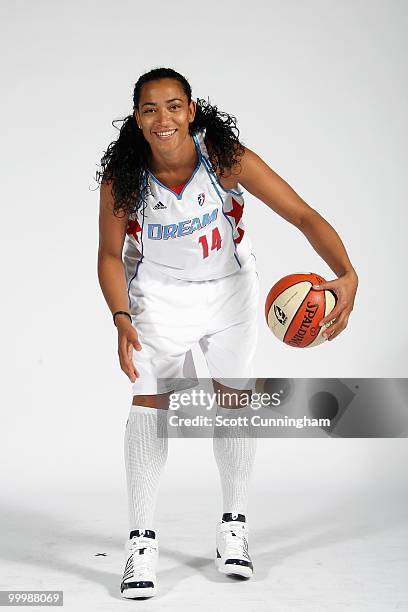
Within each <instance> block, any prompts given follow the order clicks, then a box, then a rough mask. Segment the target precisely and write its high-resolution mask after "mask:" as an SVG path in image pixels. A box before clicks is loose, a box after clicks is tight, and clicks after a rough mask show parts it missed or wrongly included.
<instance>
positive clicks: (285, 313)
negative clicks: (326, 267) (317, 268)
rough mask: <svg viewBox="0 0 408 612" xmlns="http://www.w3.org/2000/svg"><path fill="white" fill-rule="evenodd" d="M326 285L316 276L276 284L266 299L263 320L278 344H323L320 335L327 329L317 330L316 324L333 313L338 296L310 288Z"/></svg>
mask: <svg viewBox="0 0 408 612" xmlns="http://www.w3.org/2000/svg"><path fill="white" fill-rule="evenodd" d="M325 282H326V281H325V280H324V278H323V277H321V276H320V275H319V274H314V273H313V272H299V273H297V274H289V275H288V276H284V277H283V278H281V279H280V280H279V281H278V282H277V283H275V285H274V286H273V287H272V289H271V290H270V291H269V293H268V297H267V298H266V302H265V316H266V321H267V323H268V326H269V328H270V329H271V330H272V332H273V333H274V335H275V336H276V337H277V338H278V339H279V340H281V341H282V342H284V343H285V344H289V346H294V347H296V348H310V347H312V346H317V345H318V344H321V343H322V342H325V340H326V338H323V336H322V333H323V332H324V330H325V329H326V328H327V327H328V326H327V325H325V326H322V327H319V321H321V320H322V319H323V318H324V317H325V316H327V315H328V314H329V313H330V312H331V311H332V310H333V308H334V307H335V305H336V302H337V296H336V294H335V293H334V292H333V291H331V290H329V289H325V290H324V291H323V290H320V291H319V290H318V289H313V288H312V286H313V285H320V284H321V283H325Z"/></svg>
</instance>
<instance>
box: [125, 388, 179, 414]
mask: <svg viewBox="0 0 408 612" xmlns="http://www.w3.org/2000/svg"><path fill="white" fill-rule="evenodd" d="M172 393H173V391H169V392H168V393H157V394H152V395H134V396H133V400H132V404H133V406H146V407H148V408H161V409H164V410H167V409H168V407H169V397H170V395H171V394H172Z"/></svg>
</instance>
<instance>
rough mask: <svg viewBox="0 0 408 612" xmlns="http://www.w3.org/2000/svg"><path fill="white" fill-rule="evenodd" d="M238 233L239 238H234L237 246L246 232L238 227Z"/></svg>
mask: <svg viewBox="0 0 408 612" xmlns="http://www.w3.org/2000/svg"><path fill="white" fill-rule="evenodd" d="M237 232H238V236H237V237H236V238H234V242H235V244H239V243H240V242H241V240H242V238H243V236H244V234H245V232H244V230H243V229H241V228H240V227H237Z"/></svg>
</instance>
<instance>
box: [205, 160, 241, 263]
mask: <svg viewBox="0 0 408 612" xmlns="http://www.w3.org/2000/svg"><path fill="white" fill-rule="evenodd" d="M201 158H202V160H203V163H204V168H205V169H206V171H207V174H208V177H209V179H210V181H211V184H212V186H213V187H214V189H215V191H216V192H217V194H218V196H219V198H220V200H221V210H222V214H223V215H224V217H225V218H226V219H227V221H228V223H229V224H230V226H231V235H232V244H233V245H234V257H235V259H236V260H237V263H238V265H239V267H240V268H242V265H241V262H240V261H239V257H238V255H237V245H236V244H235V241H234V226H233V225H232V221H231V219H230V218H229V217H228V216H227V215H226V214H225V210H224V200H223V198H222V195H221V194H220V192H219V191H218V189H217V185H216V184H215V183H214V181H213V179H212V176H211V173H210V171H209V170H208V168H207V163H206V159H205V157H204V156H203V155H202V156H201Z"/></svg>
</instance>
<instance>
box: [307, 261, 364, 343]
mask: <svg viewBox="0 0 408 612" xmlns="http://www.w3.org/2000/svg"><path fill="white" fill-rule="evenodd" d="M357 287H358V277H357V274H356V273H355V272H354V271H350V272H346V274H343V275H342V276H339V278H336V279H335V280H332V281H327V282H326V283H322V284H321V285H313V289H316V290H322V291H324V290H325V289H331V290H332V291H333V292H334V293H335V294H336V296H337V303H336V306H335V307H334V308H333V310H332V311H331V312H329V314H328V315H327V316H326V317H324V319H322V320H321V321H320V322H319V325H320V326H322V325H326V324H327V323H329V324H330V321H333V319H334V322H333V323H331V325H330V327H329V328H328V329H326V330H325V331H324V332H323V333H322V336H324V337H325V338H326V337H328V340H333V339H334V338H336V336H338V335H339V334H340V333H341V332H342V331H343V330H344V329H345V328H346V327H347V323H348V319H349V316H350V313H351V311H352V310H353V307H354V298H355V296H356V292H357Z"/></svg>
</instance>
